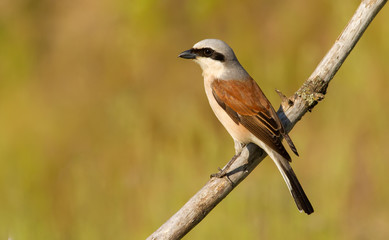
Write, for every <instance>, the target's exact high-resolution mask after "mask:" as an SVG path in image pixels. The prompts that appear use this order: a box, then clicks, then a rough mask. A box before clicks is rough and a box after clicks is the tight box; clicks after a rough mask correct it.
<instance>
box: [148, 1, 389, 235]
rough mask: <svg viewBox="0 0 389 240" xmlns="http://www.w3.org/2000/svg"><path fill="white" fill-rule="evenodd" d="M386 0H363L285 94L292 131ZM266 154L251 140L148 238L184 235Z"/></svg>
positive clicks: (282, 113)
mask: <svg viewBox="0 0 389 240" xmlns="http://www.w3.org/2000/svg"><path fill="white" fill-rule="evenodd" d="M386 2H387V0H363V1H362V3H361V4H360V6H359V7H358V9H357V10H356V12H355V13H354V15H353V17H352V18H351V20H350V21H349V23H348V24H347V26H346V27H345V29H344V30H343V32H342V33H341V34H340V36H339V37H338V38H337V39H336V41H335V43H334V45H333V46H332V48H331V49H330V50H329V52H328V53H327V54H326V56H325V57H324V58H323V59H322V61H321V62H320V63H319V65H318V66H317V67H316V69H315V71H314V72H313V73H312V75H311V76H310V77H309V78H308V80H306V81H305V82H304V84H303V85H302V86H301V87H300V89H299V90H297V91H296V93H295V94H294V95H293V96H292V97H290V98H284V100H283V101H284V103H283V104H282V105H281V107H280V109H279V110H278V115H279V117H280V119H281V121H282V123H283V125H284V126H285V128H286V129H287V131H288V132H289V131H290V130H292V128H293V126H294V125H295V124H296V123H297V122H298V121H299V120H300V119H301V118H302V117H303V116H304V114H305V113H306V112H307V111H310V110H312V108H313V107H315V106H316V104H317V103H318V102H319V101H320V100H322V99H323V98H324V95H325V94H326V90H327V86H328V84H329V82H330V81H331V80H332V78H333V77H334V75H335V74H336V72H337V71H338V69H339V68H340V67H341V65H342V64H343V62H344V60H345V59H346V58H347V56H348V55H349V53H350V52H351V50H352V49H353V48H354V46H355V44H356V43H357V42H358V40H359V39H360V38H361V36H362V35H363V33H364V31H365V30H366V28H367V27H368V26H369V24H370V22H371V21H372V20H373V19H374V17H375V16H376V15H377V13H378V12H379V11H380V10H381V8H382V7H383V6H384V5H385V3H386ZM281 95H282V94H280V96H281ZM282 96H283V95H282ZM266 156H267V155H266V153H264V152H263V151H262V150H261V149H260V148H259V147H257V146H256V145H254V144H249V145H248V146H247V147H245V148H244V149H243V151H242V153H241V155H240V156H239V157H238V159H237V160H236V161H235V162H234V164H232V166H231V167H230V170H229V171H230V172H229V174H228V178H227V177H224V178H211V179H210V180H209V181H208V182H207V183H206V184H205V185H204V187H203V188H202V189H200V190H199V191H198V192H197V193H196V194H195V195H194V196H193V197H192V198H191V199H190V200H189V201H188V202H187V203H186V204H185V205H184V206H183V207H182V208H181V209H180V210H179V211H178V212H177V213H175V214H174V215H173V216H172V217H171V218H170V219H169V220H168V221H166V222H165V223H164V224H163V225H162V226H161V227H160V228H159V229H158V230H156V231H155V232H154V233H153V234H151V235H150V236H149V237H148V238H147V239H180V238H182V237H183V236H185V234H187V233H188V232H189V231H190V230H191V229H192V228H193V227H195V226H196V225H197V224H198V223H199V222H200V221H201V220H202V219H203V218H204V217H205V216H206V215H207V214H208V213H209V212H210V211H211V210H212V209H213V208H214V207H215V206H216V205H217V204H218V203H219V202H220V201H221V200H223V199H224V198H225V197H226V196H227V195H228V194H229V193H230V192H231V191H232V190H233V189H234V188H235V187H236V186H237V185H238V184H239V183H240V182H241V181H242V180H243V179H245V178H246V177H247V176H248V175H249V174H250V172H251V171H252V170H253V169H254V168H255V167H256V166H257V165H258V164H259V163H260V162H261V161H262V160H263V159H264V158H265V157H266Z"/></svg>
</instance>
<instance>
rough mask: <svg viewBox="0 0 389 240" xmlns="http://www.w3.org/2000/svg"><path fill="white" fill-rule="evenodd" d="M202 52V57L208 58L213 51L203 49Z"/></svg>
mask: <svg viewBox="0 0 389 240" xmlns="http://www.w3.org/2000/svg"><path fill="white" fill-rule="evenodd" d="M203 52H204V56H206V57H210V56H211V55H212V53H213V50H212V49H210V48H204V50H203Z"/></svg>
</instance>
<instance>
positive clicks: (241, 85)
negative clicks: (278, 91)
mask: <svg viewBox="0 0 389 240" xmlns="http://www.w3.org/2000/svg"><path fill="white" fill-rule="evenodd" d="M211 86H212V92H213V95H214V97H215V99H216V101H217V102H218V103H219V105H220V106H221V107H222V108H223V109H224V110H225V111H226V112H227V113H228V115H229V116H230V117H231V118H232V119H233V120H234V121H235V122H236V123H237V124H242V125H243V126H245V127H246V128H247V129H248V130H249V131H250V132H252V133H253V134H254V135H255V136H256V137H257V138H259V139H260V140H261V141H263V142H264V143H265V144H266V145H268V146H269V147H271V148H272V149H273V150H275V151H276V152H278V153H279V154H280V155H281V156H283V157H284V158H285V159H287V160H288V161H291V158H290V156H289V154H288V152H287V151H286V150H285V148H284V146H283V145H282V143H281V139H282V136H284V135H286V133H285V131H284V129H283V126H282V124H281V121H280V120H279V118H278V116H277V114H276V112H275V111H274V109H273V107H272V105H271V104H270V102H269V100H268V99H267V98H266V96H265V95H264V94H263V92H262V90H261V89H260V88H259V86H258V84H257V83H256V82H255V81H254V80H253V79H250V80H246V81H234V80H229V81H225V80H215V81H214V82H213V83H212V85H211Z"/></svg>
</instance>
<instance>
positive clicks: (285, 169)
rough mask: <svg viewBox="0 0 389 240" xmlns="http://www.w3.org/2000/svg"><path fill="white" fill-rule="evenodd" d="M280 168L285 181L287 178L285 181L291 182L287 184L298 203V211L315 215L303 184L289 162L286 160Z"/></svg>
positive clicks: (281, 163)
mask: <svg viewBox="0 0 389 240" xmlns="http://www.w3.org/2000/svg"><path fill="white" fill-rule="evenodd" d="M277 166H278V164H277ZM279 166H280V167H281V168H280V171H281V174H282V176H283V177H284V179H285V177H286V178H287V179H285V181H287V180H289V183H288V182H287V185H288V188H289V191H290V193H291V194H292V196H293V198H294V201H295V202H296V205H297V207H298V209H299V210H300V211H304V212H305V213H306V214H308V215H309V214H311V213H313V207H312V205H311V203H310V202H309V200H308V197H307V195H305V192H304V190H303V188H302V187H301V184H300V182H299V180H298V179H297V177H296V174H295V173H294V171H293V169H292V167H291V166H290V165H289V162H287V161H286V160H284V161H282V162H280V165H279Z"/></svg>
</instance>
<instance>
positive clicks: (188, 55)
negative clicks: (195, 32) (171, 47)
mask: <svg viewBox="0 0 389 240" xmlns="http://www.w3.org/2000/svg"><path fill="white" fill-rule="evenodd" d="M178 57H180V58H185V59H195V58H196V54H194V53H193V52H192V49H189V50H186V51H183V52H182V53H180V55H178Z"/></svg>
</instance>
